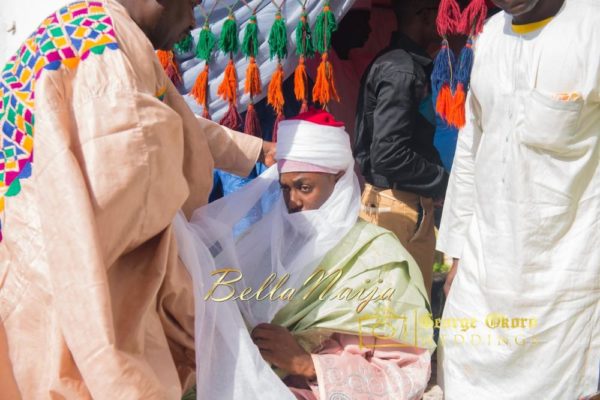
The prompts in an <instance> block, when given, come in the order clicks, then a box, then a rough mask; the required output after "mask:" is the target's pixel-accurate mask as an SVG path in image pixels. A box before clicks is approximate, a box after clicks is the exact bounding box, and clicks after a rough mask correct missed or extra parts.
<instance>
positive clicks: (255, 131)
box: [244, 102, 262, 137]
mask: <svg viewBox="0 0 600 400" xmlns="http://www.w3.org/2000/svg"><path fill="white" fill-rule="evenodd" d="M244 132H245V133H247V134H248V135H252V136H256V137H262V131H261V129H260V120H259V119H258V115H257V114H256V110H255V109H254V104H253V103H252V102H250V104H248V109H247V110H246V121H245V123H244Z"/></svg>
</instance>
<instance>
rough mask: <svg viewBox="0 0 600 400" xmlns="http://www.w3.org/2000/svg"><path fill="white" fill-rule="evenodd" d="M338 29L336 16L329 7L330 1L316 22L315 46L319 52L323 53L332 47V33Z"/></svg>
mask: <svg viewBox="0 0 600 400" xmlns="http://www.w3.org/2000/svg"><path fill="white" fill-rule="evenodd" d="M336 30H337V23H336V22H335V16H334V15H333V13H332V12H331V9H330V8H329V3H326V4H325V6H324V7H323V11H322V12H321V14H319V16H318V17H317V23H316V24H315V47H316V48H317V51H318V52H319V53H321V54H323V53H326V52H327V50H329V48H330V47H331V34H332V33H333V32H335V31H336Z"/></svg>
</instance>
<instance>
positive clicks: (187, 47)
mask: <svg viewBox="0 0 600 400" xmlns="http://www.w3.org/2000/svg"><path fill="white" fill-rule="evenodd" d="M193 47H194V39H193V38H192V35H191V34H188V35H187V36H186V37H184V38H183V39H181V40H180V41H179V42H177V43H175V46H174V49H175V51H176V52H177V53H179V54H185V53H187V52H190V51H192V48H193Z"/></svg>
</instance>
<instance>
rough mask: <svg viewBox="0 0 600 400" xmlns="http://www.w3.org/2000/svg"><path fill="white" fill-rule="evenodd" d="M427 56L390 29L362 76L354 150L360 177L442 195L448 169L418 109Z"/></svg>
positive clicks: (424, 91) (424, 93) (425, 91)
mask: <svg viewBox="0 0 600 400" xmlns="http://www.w3.org/2000/svg"><path fill="white" fill-rule="evenodd" d="M432 68H433V63H432V60H431V58H429V56H428V55H427V53H426V52H425V51H424V50H423V49H421V48H420V47H419V46H418V45H417V44H416V43H414V42H413V41H412V40H411V39H409V38H408V37H406V36H404V35H402V34H398V33H395V34H394V35H393V36H392V42H391V44H390V46H389V47H388V48H387V49H385V50H383V52H382V53H380V55H378V56H377V57H376V58H375V60H374V61H373V62H372V63H371V65H370V66H369V68H368V69H367V71H366V72H365V73H364V75H363V77H362V79H361V86H360V92H359V98H358V105H357V116H356V135H355V140H354V156H355V157H356V160H357V162H358V164H359V166H360V169H361V172H362V174H363V176H364V177H365V180H366V181H367V182H368V183H370V184H372V185H374V186H378V187H383V188H386V189H389V188H393V189H397V190H404V191H407V192H412V193H416V194H419V195H421V196H424V197H434V198H437V197H442V196H443V195H444V193H445V191H446V186H447V183H448V174H447V172H446V171H445V170H444V168H443V167H442V165H441V161H440V157H439V154H438V152H437V150H436V149H435V147H434V146H433V136H434V133H435V126H434V125H433V124H431V123H430V122H429V121H428V120H427V119H426V118H425V117H424V116H423V115H422V114H421V113H420V112H419V106H420V105H421V102H423V101H424V100H427V99H428V98H430V97H428V96H429V95H430V93H431V92H430V84H429V80H430V76H431V71H432Z"/></svg>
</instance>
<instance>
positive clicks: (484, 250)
mask: <svg viewBox="0 0 600 400" xmlns="http://www.w3.org/2000/svg"><path fill="white" fill-rule="evenodd" d="M511 24H512V17H511V16H510V15H508V14H506V13H500V14H497V15H496V16H494V17H493V18H492V19H491V20H490V21H488V23H487V24H486V26H485V28H484V32H483V33H482V34H481V36H480V37H479V39H478V40H477V43H476V48H475V65H474V68H473V74H472V88H471V93H470V98H469V101H468V102H469V104H468V110H467V120H468V122H467V126H466V127H465V128H464V129H463V130H462V131H461V132H460V135H459V143H458V148H457V154H456V158H455V161H454V168H453V171H452V176H451V179H450V184H449V189H448V193H447V199H446V206H445V212H444V217H443V220H442V226H441V231H440V237H439V239H438V246H437V247H438V249H439V250H440V251H443V252H445V253H446V254H448V255H450V256H453V257H458V258H460V264H459V268H458V274H457V276H456V279H455V280H454V283H453V286H452V290H451V292H450V296H449V298H448V301H447V303H446V308H445V310H444V316H443V319H442V321H441V326H442V329H441V337H440V341H441V343H440V345H441V348H442V354H441V356H442V357H441V358H442V361H441V362H440V366H441V370H442V371H441V374H442V375H443V387H444V391H445V395H446V399H448V400H454V399H460V400H468V399H477V400H480V399H503V400H505V399H506V400H508V399H537V398H544V399H576V398H578V396H581V395H584V394H590V393H593V392H595V391H596V390H597V389H598V380H599V366H600V167H599V163H600V157H599V151H600V143H599V140H600V94H599V90H600V1H598V0H566V2H565V4H564V6H563V7H562V9H561V10H560V12H559V13H558V14H557V15H556V16H555V18H554V19H553V20H552V21H551V22H550V23H549V24H547V25H546V26H544V27H543V28H541V29H538V30H536V31H533V32H530V33H527V34H522V35H519V34H516V33H514V31H513V29H512V26H511ZM458 318H463V320H457V319H458ZM467 318H468V319H469V320H467ZM486 318H487V320H486ZM486 322H487V323H486ZM461 323H462V324H461Z"/></svg>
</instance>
